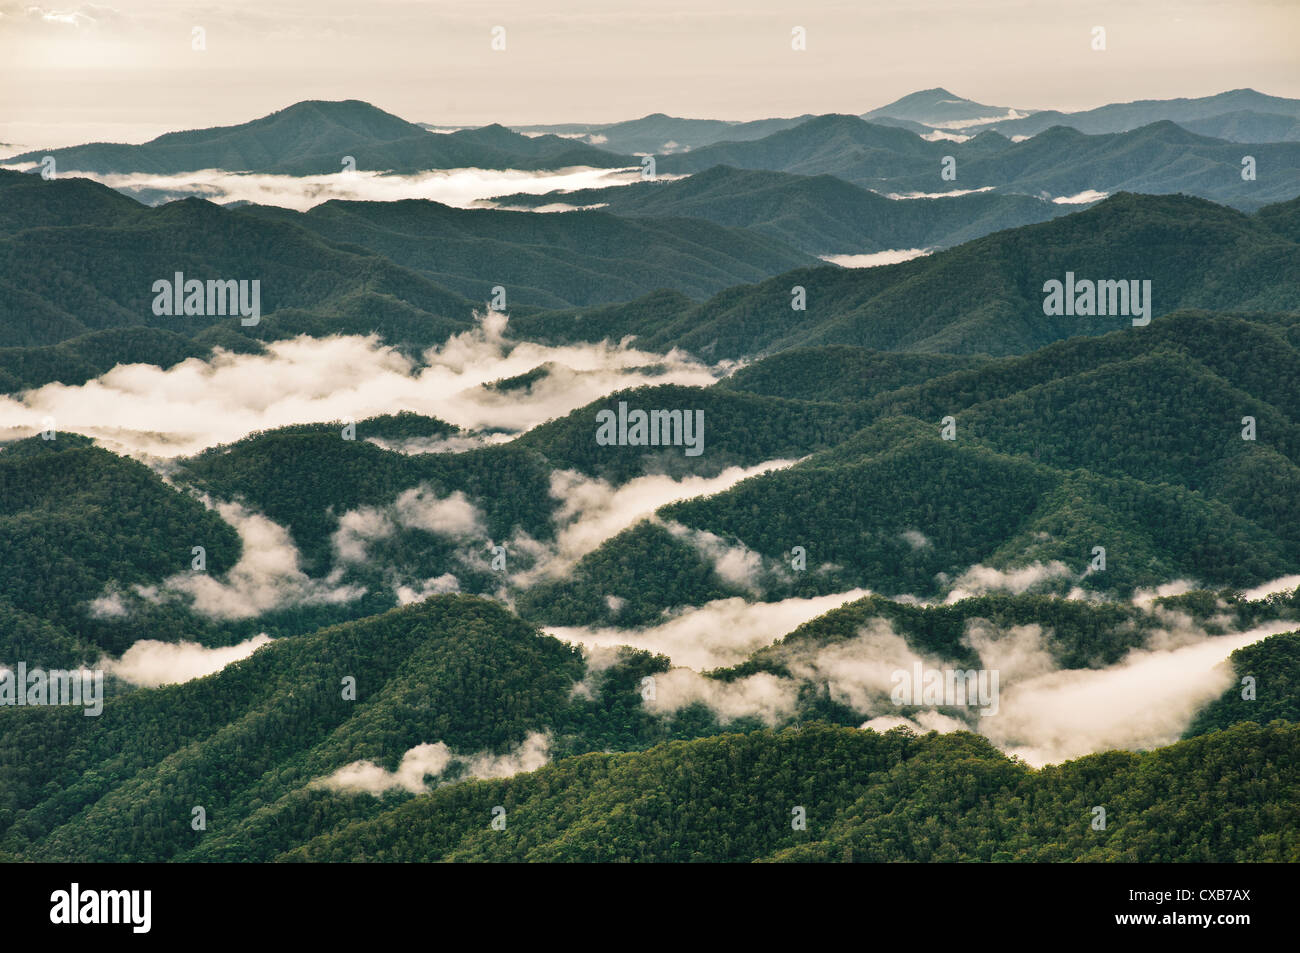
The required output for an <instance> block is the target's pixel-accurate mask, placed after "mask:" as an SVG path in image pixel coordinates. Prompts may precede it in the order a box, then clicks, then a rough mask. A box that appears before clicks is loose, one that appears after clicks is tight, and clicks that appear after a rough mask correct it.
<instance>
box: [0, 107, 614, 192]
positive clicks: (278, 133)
mask: <svg viewBox="0 0 1300 953" xmlns="http://www.w3.org/2000/svg"><path fill="white" fill-rule="evenodd" d="M47 155H48V156H53V157H54V160H55V162H56V163H57V164H58V168H59V169H60V170H65V171H69V172H71V171H81V172H95V173H99V174H109V173H118V174H121V173H132V172H144V173H152V174H155V175H158V174H161V175H169V174H176V173H183V172H196V171H199V170H201V169H223V170H226V171H232V172H268V173H278V174H281V175H327V174H330V173H337V172H339V171H340V169H341V168H342V167H343V160H344V157H345V156H350V157H352V158H353V159H354V160H355V162H356V168H357V169H358V170H362V171H366V170H373V171H379V172H387V171H393V172H420V171H424V170H426V169H451V168H467V167H478V168H483V169H561V168H566V167H568V166H577V165H589V166H596V167H598V168H616V167H619V166H631V165H635V164H636V161H635V160H634V159H632V158H630V157H627V156H617V155H614V154H611V153H610V152H608V151H605V150H602V149H596V148H593V147H592V146H589V145H586V144H585V143H580V142H574V141H573V140H570V139H562V138H560V137H559V136H550V135H548V136H539V137H529V136H523V135H520V134H518V133H514V132H511V131H510V130H508V129H506V128H504V127H502V126H498V125H494V126H485V127H483V128H481V129H469V130H462V131H460V132H454V133H450V134H447V135H439V134H436V133H432V132H429V131H428V130H427V129H424V128H422V127H421V126H419V125H416V124H415V123H410V122H407V121H406V120H404V119H399V118H398V117H397V116H394V115H392V114H391V113H386V112H384V111H383V110H382V109H378V108H376V107H375V106H372V105H370V104H369V103H364V102H361V101H359V100H355V99H353V100H345V101H341V102H327V101H321V100H308V101H304V102H300V103H295V104H294V105H292V106H288V107H286V108H284V109H281V110H278V111H277V112H274V113H271V114H270V115H268V116H263V117H262V118H260V119H255V120H252V121H251V122H246V123H241V124H239V125H235V126H217V127H214V128H211V129H192V130H187V131H184V132H169V133H167V134H166V135H162V136H159V137H158V138H156V139H151V140H150V141H149V142H146V143H143V144H141V145H127V144H125V143H109V142H94V143H88V144H86V145H80V146H69V147H66V148H62V149H43V150H37V151H36V152H29V153H24V154H22V155H18V156H14V157H13V158H11V159H9V160H7V162H9V163H11V164H19V163H24V162H40V161H42V160H43V158H44V157H45V156H47Z"/></svg>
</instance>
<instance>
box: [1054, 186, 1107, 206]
mask: <svg viewBox="0 0 1300 953" xmlns="http://www.w3.org/2000/svg"><path fill="white" fill-rule="evenodd" d="M1108 195H1110V193H1109V192H1098V191H1097V190H1096V189H1086V190H1084V191H1083V192H1076V193H1075V194H1074V195H1058V196H1056V197H1055V198H1054V199H1052V202H1053V203H1054V204H1056V205H1086V204H1088V203H1089V202H1100V201H1101V200H1102V199H1104V198H1106V196H1108Z"/></svg>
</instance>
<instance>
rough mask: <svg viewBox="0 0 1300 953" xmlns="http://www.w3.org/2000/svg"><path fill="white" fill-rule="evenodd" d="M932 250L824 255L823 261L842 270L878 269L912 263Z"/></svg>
mask: <svg viewBox="0 0 1300 953" xmlns="http://www.w3.org/2000/svg"><path fill="white" fill-rule="evenodd" d="M933 250H934V249H932V248H896V249H893V250H891V251H877V252H869V253H867V254H865V255H822V256H821V257H822V260H823V261H829V262H830V263H831V264H832V265H839V266H840V267H841V268H878V267H880V266H881V265H897V264H898V263H899V262H902V261H911V260H912V259H913V258H920V257H922V256H923V255H928V254H930V252H931V251H933Z"/></svg>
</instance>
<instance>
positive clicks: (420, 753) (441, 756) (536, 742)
mask: <svg viewBox="0 0 1300 953" xmlns="http://www.w3.org/2000/svg"><path fill="white" fill-rule="evenodd" d="M550 745H551V739H550V736H549V735H548V734H546V733H545V732H531V733H530V734H529V735H528V736H527V737H526V738H524V740H523V742H522V743H521V744H520V745H519V746H518V747H517V748H515V749H514V750H513V751H510V752H508V753H506V754H502V755H495V754H492V753H491V752H479V753H477V754H473V755H469V756H468V757H458V756H457V755H455V754H453V753H452V751H451V749H450V748H448V747H447V746H446V745H445V744H444V743H443V742H441V741H438V742H434V743H432V744H421V745H416V746H415V747H414V748H411V749H410V750H409V751H407V752H406V753H405V754H404V755H402V760H401V763H400V764H398V766H397V770H396V771H389V770H387V769H386V768H384V767H382V766H380V765H377V764H375V763H374V762H373V761H356V762H353V763H352V764H349V765H345V766H344V767H342V768H339V769H338V770H337V771H335V772H334V773H333V774H331V775H329V776H328V777H325V778H321V779H319V780H317V781H315V782H313V784H312V786H313V787H323V788H329V789H331V790H335V791H341V792H345V793H349V794H373V795H375V796H376V797H378V796H380V795H382V794H385V793H386V792H388V791H408V792H410V793H411V794H424V793H427V792H428V791H429V790H431V788H430V786H429V783H428V781H427V780H426V778H430V777H432V778H436V777H438V776H439V775H441V774H442V773H443V772H445V771H446V770H447V769H448V768H449V767H451V766H452V764H453V762H457V761H459V762H463V763H464V772H463V773H462V774H461V775H460V776H459V777H458V778H457V780H461V781H464V780H469V779H471V778H478V779H482V780H491V779H496V778H508V777H512V776H514V775H516V774H522V773H525V772H528V771H536V770H537V769H538V768H540V767H543V766H544V765H546V764H547V763H549V761H550Z"/></svg>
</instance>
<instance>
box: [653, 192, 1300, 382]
mask: <svg viewBox="0 0 1300 953" xmlns="http://www.w3.org/2000/svg"><path fill="white" fill-rule="evenodd" d="M1293 217H1294V211H1293V210H1291V209H1289V208H1286V207H1284V208H1283V209H1281V210H1280V212H1278V213H1275V214H1273V215H1271V216H1266V215H1265V214H1264V213H1261V214H1260V215H1259V216H1253V217H1252V216H1246V215H1243V214H1241V213H1240V212H1235V211H1233V210H1232V209H1228V208H1224V207H1223V206H1217V205H1213V204H1210V203H1208V202H1204V201H1202V200H1199V199H1192V198H1187V197H1184V196H1144V195H1132V194H1123V195H1116V196H1113V197H1111V198H1110V199H1108V200H1106V201H1104V202H1100V203H1098V204H1097V205H1096V206H1094V207H1092V208H1090V209H1087V210H1086V211H1082V212H1078V213H1076V214H1073V215H1067V216H1065V217H1064V218H1059V219H1056V220H1054V221H1051V222H1044V223H1041V224H1038V225H1028V226H1025V227H1024V228H1018V229H1012V230H1010V231H1006V232H999V233H997V234H995V235H989V236H986V237H984V238H981V239H977V240H975V241H972V242H968V243H966V244H964V245H961V246H959V247H957V248H953V249H949V250H947V251H943V252H938V253H936V254H934V255H931V256H928V257H926V258H918V259H914V260H912V261H907V262H903V263H901V264H897V265H888V266H883V267H879V268H869V269H836V268H829V267H828V268H820V269H808V270H802V271H795V272H790V273H789V274H785V275H780V276H778V277H776V278H771V279H769V280H767V281H764V282H761V283H759V284H757V285H752V286H747V287H737V288H731V289H728V290H727V291H724V292H722V293H721V294H718V295H715V296H714V297H713V298H711V299H709V300H708V301H706V302H705V303H704V304H702V305H700V306H699V307H698V308H695V309H693V310H691V311H689V312H687V313H685V314H683V315H682V316H681V317H680V318H678V319H677V320H676V321H673V322H669V323H667V324H663V325H660V326H659V327H657V328H656V329H655V330H654V331H653V332H650V333H643V334H642V337H641V338H640V342H641V343H642V344H643V345H645V344H650V345H653V346H657V347H664V348H666V347H669V346H678V347H686V348H688V349H690V350H693V351H696V352H699V353H707V354H710V355H711V356H714V357H740V356H743V355H750V354H755V353H760V352H768V353H770V352H774V351H779V350H784V349H787V348H790V347H802V346H824V345H831V344H851V345H855V346H859V347H868V348H874V349H878V350H903V351H923V352H938V353H959V354H965V353H971V354H977V353H985V354H994V355H1005V354H1015V353H1026V352H1028V351H1031V350H1034V349H1035V348H1039V347H1042V346H1044V345H1046V344H1049V343H1051V342H1053V341H1057V340H1061V339H1064V338H1069V337H1074V336H1078V335H1095V334H1105V333H1108V332H1110V331H1113V330H1117V329H1120V328H1132V330H1133V331H1134V332H1135V333H1136V332H1140V331H1142V330H1149V329H1144V328H1141V327H1133V326H1132V317H1130V316H1113V315H1112V316H1094V317H1084V316H1059V317H1057V316H1048V315H1045V314H1044V313H1043V300H1044V297H1045V295H1044V292H1043V285H1044V283H1045V282H1046V281H1048V280H1051V279H1055V280H1057V281H1064V280H1065V275H1066V273H1067V272H1072V273H1074V274H1075V275H1076V277H1077V278H1079V279H1083V278H1085V277H1086V278H1088V279H1089V280H1100V279H1124V280H1133V279H1136V280H1149V281H1150V282H1151V302H1150V304H1151V308H1152V314H1153V315H1154V316H1159V315H1161V314H1167V313H1169V312H1171V311H1174V310H1178V309H1180V308H1204V309H1214V310H1228V309H1232V310H1275V311H1285V310H1296V309H1298V308H1300V284H1297V282H1296V280H1295V279H1294V275H1295V274H1296V273H1297V262H1300V245H1297V244H1296V242H1295V241H1294V240H1293V239H1291V238H1288V237H1287V235H1286V234H1285V232H1284V230H1285V228H1286V223H1288V222H1289V221H1290V219H1291V218H1293ZM1191 234H1194V235H1196V240H1195V241H1189V240H1188V236H1189V235H1191ZM795 286H799V287H802V288H804V289H805V294H806V307H807V310H805V311H796V310H794V309H793V308H792V307H791V301H792V297H791V289H792V288H794V287H795Z"/></svg>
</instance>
